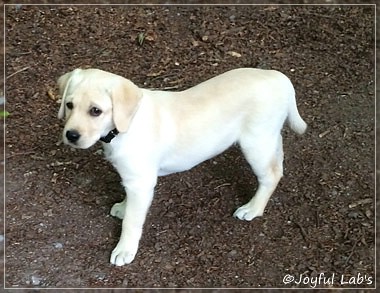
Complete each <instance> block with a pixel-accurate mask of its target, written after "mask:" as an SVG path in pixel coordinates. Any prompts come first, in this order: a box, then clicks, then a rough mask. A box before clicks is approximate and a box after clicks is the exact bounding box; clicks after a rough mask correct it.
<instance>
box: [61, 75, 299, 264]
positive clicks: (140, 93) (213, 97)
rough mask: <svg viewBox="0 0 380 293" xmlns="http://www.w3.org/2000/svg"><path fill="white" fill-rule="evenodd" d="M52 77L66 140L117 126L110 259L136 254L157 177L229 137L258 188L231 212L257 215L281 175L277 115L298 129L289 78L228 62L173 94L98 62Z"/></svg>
mask: <svg viewBox="0 0 380 293" xmlns="http://www.w3.org/2000/svg"><path fill="white" fill-rule="evenodd" d="M58 85H59V88H60V93H61V95H62V104H61V107H60V110H59V114H58V116H59V118H65V119H66V124H65V128H64V130H63V140H64V142H65V143H66V144H69V145H71V146H73V147H76V148H88V147H90V146H92V145H94V144H95V143H96V142H97V141H98V140H99V139H100V138H101V137H104V136H106V135H107V133H108V132H109V131H110V130H112V129H114V128H115V127H116V128H117V129H118V130H119V131H120V132H121V133H120V134H119V135H118V136H116V137H115V138H114V139H113V140H112V141H111V142H110V143H109V144H106V143H103V147H104V151H105V154H106V158H107V159H108V160H109V161H110V162H111V163H112V164H113V165H114V167H115V168H116V170H117V171H118V173H119V174H120V176H121V178H122V182H123V185H124V187H125V190H126V194H127V196H126V198H125V199H124V201H122V202H121V203H116V204H115V205H114V206H113V207H112V209H111V215H113V216H115V217H118V218H120V219H123V222H122V232H121V236H120V240H119V243H118V244H117V246H116V247H115V249H114V250H113V252H112V254H111V260H110V261H111V263H112V264H115V265H118V266H121V265H124V264H129V263H130V262H132V261H133V259H134V258H135V255H136V253H137V250H138V244H139V240H140V237H141V234H142V229H143V224H144V221H145V217H146V214H147V212H148V209H149V207H150V204H151V202H152V199H153V190H154V187H155V185H156V181H157V176H160V175H166V174H170V173H173V172H181V171H184V170H188V169H190V168H192V167H193V166H195V165H197V164H199V163H201V162H203V161H205V160H207V159H210V158H212V157H214V156H216V155H218V154H219V153H221V152H223V151H224V150H226V149H227V148H228V147H230V146H231V145H232V144H234V143H238V144H239V145H240V147H241V149H242V152H243V154H244V156H245V158H246V159H247V161H248V162H249V164H250V166H251V167H252V170H253V172H254V173H255V174H256V176H257V178H258V183H259V187H258V190H257V192H256V194H255V196H254V197H253V198H252V199H251V200H250V201H249V202H248V203H247V204H245V205H243V206H242V207H240V208H238V209H237V210H236V211H235V213H234V216H235V217H237V218H239V219H241V220H247V221H250V220H252V219H253V218H255V217H258V216H261V215H262V214H263V212H264V209H265V206H266V205H267V202H268V200H269V198H270V196H271V194H272V193H273V191H274V190H275V188H276V186H277V183H278V182H279V180H280V178H281V177H282V174H283V169H282V161H283V150H282V137H281V129H282V126H283V124H284V122H285V120H288V122H289V124H290V127H291V128H292V129H293V130H294V131H296V132H297V133H299V134H302V133H303V132H304V131H305V130H306V123H305V122H304V121H303V120H302V118H301V117H300V115H299V113H298V110H297V106H296V100H295V92H294V88H293V86H292V84H291V82H290V81H289V79H288V78H287V77H286V76H285V75H284V74H282V73H280V72H278V71H274V70H261V69H252V68H240V69H235V70H231V71H228V72H226V73H224V74H221V75H219V76H216V77H214V78H212V79H209V80H207V81H205V82H203V83H201V84H199V85H197V86H194V87H192V88H190V89H187V90H184V91H181V92H170V91H153V90H148V89H142V88H139V87H137V86H136V85H135V84H133V83H132V82H131V81H129V80H128V79H125V78H123V77H121V76H118V75H115V74H112V73H109V72H105V71H101V70H98V69H76V70H74V71H72V72H69V73H67V74H65V75H63V76H62V77H60V79H59V80H58ZM70 103H71V104H70ZM68 106H70V107H68ZM69 108H72V109H69ZM94 109H97V110H100V112H101V113H100V115H97V116H94V115H93V114H91V113H93V112H94V111H95V112H96V113H98V111H97V110H94ZM73 133H75V134H76V135H77V136H74V138H73ZM70 139H71V141H70ZM74 139H75V141H74Z"/></svg>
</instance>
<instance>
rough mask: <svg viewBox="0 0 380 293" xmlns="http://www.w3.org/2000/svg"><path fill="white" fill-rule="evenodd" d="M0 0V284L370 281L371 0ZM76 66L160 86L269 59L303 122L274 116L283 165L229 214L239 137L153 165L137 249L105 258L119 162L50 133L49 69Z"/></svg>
mask: <svg viewBox="0 0 380 293" xmlns="http://www.w3.org/2000/svg"><path fill="white" fill-rule="evenodd" d="M5 10H6V14H5V16H6V19H5V25H6V27H5V32H6V38H5V44H6V46H5V50H6V59H5V62H6V64H5V65H6V92H5V93H6V97H7V104H6V107H7V110H8V111H9V112H10V116H9V117H8V118H7V119H6V147H7V149H6V202H5V207H6V215H5V220H6V231H5V233H6V234H5V244H6V246H5V247H6V250H5V263H6V266H5V286H6V287H9V288H24V287H33V288H36V287H43V288H46V287H50V288H51V287H59V288H67V287H75V288H92V287H99V288H111V287H144V288H145V287H187V288H193V287H202V288H207V287H266V288H268V287H284V288H285V287H305V288H308V287H310V286H313V285H316V286H317V287H341V288H348V287H356V288H357V287H361V288H371V287H374V285H375V283H374V278H375V275H374V274H375V272H374V267H375V215H374V211H375V198H374V176H375V174H374V170H375V166H374V135H375V134H374V122H375V117H374V95H375V89H374V83H375V77H374V68H375V60H374V43H375V36H374V28H375V24H374V12H375V11H374V10H375V7H374V6H200V7H197V6H142V7H131V6H90V7H89V6H23V5H19V6H7V7H5ZM76 67H97V68H100V69H104V70H108V71H111V72H113V73H116V74H120V75H123V76H125V77H127V78H129V79H131V80H133V81H134V82H135V83H136V84H138V85H139V86H141V87H147V88H161V89H167V90H182V89H185V88H188V87H190V86H193V85H195V84H197V83H199V82H201V81H203V80H205V79H207V78H210V77H212V76H215V75H217V74H220V73H222V72H224V71H227V70H229V69H233V68H237V67H259V68H272V69H277V70H280V71H282V72H283V73H285V74H286V75H288V76H289V78H290V79H291V80H292V81H293V83H294V86H295V88H296V92H297V99H298V105H299V111H300V113H301V115H302V116H303V117H304V119H305V120H306V121H307V123H308V125H309V128H308V132H307V133H306V134H305V135H303V136H301V137H300V136H296V135H295V134H294V133H292V132H291V131H289V128H288V127H285V129H284V135H283V136H284V150H285V163H284V166H285V171H284V178H283V179H282V181H281V183H280V184H279V186H278V188H277V190H276V192H275V193H274V195H273V196H272V198H271V200H270V202H269V204H268V206H267V209H266V213H265V214H264V216H263V217H262V218H259V219H255V220H254V221H252V222H242V221H239V220H237V219H234V218H233V217H232V213H233V211H234V210H235V209H236V208H237V207H239V206H240V205H242V204H243V203H245V202H246V201H247V200H248V199H249V198H250V197H251V196H252V195H253V193H254V191H255V189H256V187H257V184H256V179H255V177H254V176H253V174H252V172H251V170H250V168H249V166H248V164H247V163H246V162H245V160H244V158H243V157H242V155H241V153H240V151H239V149H238V148H237V147H232V148H231V149H230V150H228V151H227V152H225V153H224V154H222V155H220V156H218V157H216V158H213V159H211V160H209V161H207V162H205V163H203V164H201V165H199V166H197V167H196V168H194V169H192V170H190V171H188V172H184V173H179V174H174V175H170V176H166V177H161V178H160V179H159V181H158V185H157V188H156V197H155V200H154V202H153V204H152V207H151V209H150V212H149V215H148V218H147V221H146V224H145V229H144V234H143V238H142V240H141V242H140V249H139V252H138V254H137V256H136V258H135V261H134V262H133V263H132V264H131V265H127V266H124V267H115V266H112V265H110V264H109V257H110V252H111V250H112V249H113V248H114V246H115V245H116V243H117V241H118V237H119V234H120V230H121V221H119V220H118V219H115V218H113V217H111V216H110V215H109V210H110V208H111V206H112V205H113V203H115V202H117V201H120V200H121V199H122V196H123V189H122V187H121V185H120V179H119V176H118V174H117V173H116V172H115V171H114V170H113V168H112V167H111V165H110V164H109V163H108V162H106V161H105V160H104V159H103V158H102V155H101V153H100V152H99V149H100V144H96V145H95V146H94V147H92V148H90V149H88V150H73V149H70V148H69V147H67V146H64V145H62V144H60V143H59V141H60V138H61V132H62V128H63V122H61V121H58V119H57V111H58V107H59V104H58V98H59V97H58V96H57V90H56V84H55V82H56V80H57V78H58V77H59V76H60V75H61V74H63V73H65V72H67V71H69V70H72V69H74V68H76ZM287 275H290V277H287V278H288V279H285V277H286V276H287ZM291 276H293V277H294V279H295V280H293V281H292V279H291ZM318 278H319V282H318V283H317V284H313V283H311V280H312V279H318ZM287 281H288V282H287ZM298 282H301V283H300V284H297V283H298Z"/></svg>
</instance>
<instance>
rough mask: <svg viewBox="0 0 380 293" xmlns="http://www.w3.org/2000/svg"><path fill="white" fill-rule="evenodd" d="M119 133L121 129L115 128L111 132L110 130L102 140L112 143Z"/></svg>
mask: <svg viewBox="0 0 380 293" xmlns="http://www.w3.org/2000/svg"><path fill="white" fill-rule="evenodd" d="M118 134H119V131H118V130H117V129H116V128H115V129H112V130H111V131H110V132H108V134H107V135H106V136H104V137H101V138H100V140H101V141H103V142H105V143H110V142H111V140H113V139H114V138H115V137H116V135H118Z"/></svg>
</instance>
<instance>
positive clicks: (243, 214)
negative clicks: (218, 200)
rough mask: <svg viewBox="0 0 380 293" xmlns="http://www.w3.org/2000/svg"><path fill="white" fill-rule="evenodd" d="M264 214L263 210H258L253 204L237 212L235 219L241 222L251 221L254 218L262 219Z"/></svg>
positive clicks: (246, 205)
mask: <svg viewBox="0 0 380 293" xmlns="http://www.w3.org/2000/svg"><path fill="white" fill-rule="evenodd" d="M263 213H264V211H263V210H262V209H257V208H255V207H254V206H252V204H250V203H247V204H245V205H243V206H241V207H240V208H238V209H237V210H236V211H235V213H234V217H235V218H238V219H240V220H245V221H251V220H252V219H253V218H256V217H261V216H262V215H263Z"/></svg>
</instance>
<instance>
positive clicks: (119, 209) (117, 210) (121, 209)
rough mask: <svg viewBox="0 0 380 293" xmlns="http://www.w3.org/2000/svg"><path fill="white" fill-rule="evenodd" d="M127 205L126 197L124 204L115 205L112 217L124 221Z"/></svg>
mask: <svg viewBox="0 0 380 293" xmlns="http://www.w3.org/2000/svg"><path fill="white" fill-rule="evenodd" d="M126 204H127V197H125V198H124V200H123V201H122V202H117V203H115V204H114V205H113V206H112V208H111V212H110V214H111V216H113V217H116V218H119V219H120V220H122V219H124V214H125V208H126Z"/></svg>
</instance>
